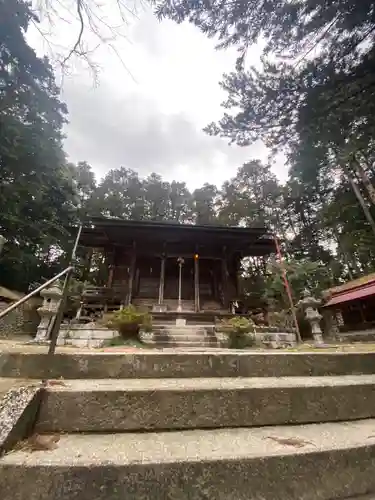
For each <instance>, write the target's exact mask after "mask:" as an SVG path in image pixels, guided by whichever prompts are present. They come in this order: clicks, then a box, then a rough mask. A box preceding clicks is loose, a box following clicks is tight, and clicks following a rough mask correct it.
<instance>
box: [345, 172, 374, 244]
mask: <svg viewBox="0 0 375 500" xmlns="http://www.w3.org/2000/svg"><path fill="white" fill-rule="evenodd" d="M345 171H346V175H347V177H348V180H349V182H350V185H351V186H352V189H353V191H354V194H355V195H356V197H357V200H358V202H359V204H360V205H361V207H362V210H363V213H364V214H365V217H366V219H367V221H368V223H369V224H370V226H371V229H372V232H373V233H374V236H375V221H374V219H373V218H372V215H371V212H370V210H369V208H368V206H367V205H366V201H365V200H364V198H363V196H362V194H361V191H360V189H359V187H358V185H357V183H356V182H355V180H354V179H353V177H352V176H351V175H350V173H349V172H347V169H345Z"/></svg>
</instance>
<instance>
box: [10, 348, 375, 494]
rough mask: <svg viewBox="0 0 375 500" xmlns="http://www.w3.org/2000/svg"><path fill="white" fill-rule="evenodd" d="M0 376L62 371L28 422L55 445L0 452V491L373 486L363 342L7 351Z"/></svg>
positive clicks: (351, 489) (367, 490)
mask: <svg viewBox="0 0 375 500" xmlns="http://www.w3.org/2000/svg"><path fill="white" fill-rule="evenodd" d="M0 376H2V377H19V378H24V377H31V378H43V377H46V376H49V377H54V378H56V379H57V378H59V377H60V376H61V377H63V378H62V379H61V380H59V381H56V382H55V383H51V384H50V385H48V386H47V388H46V389H44V393H43V394H42V404H41V408H40V411H39V415H38V419H37V422H36V425H35V432H37V433H41V434H42V433H45V434H47V435H50V434H54V435H56V434H60V439H59V441H58V443H57V446H56V447H53V449H48V450H46V449H43V450H39V451H34V452H30V451H28V450H27V447H26V448H24V447H22V446H19V447H18V449H17V450H16V451H13V452H12V453H9V454H7V455H5V456H3V457H2V458H0V491H1V498H2V500H47V499H48V500H68V499H69V500H78V499H79V500H86V499H87V500H93V499H95V500H120V499H125V498H126V499H127V500H135V499H137V500H149V499H150V500H151V499H152V500H180V499H181V500H182V499H187V500H224V499H225V500H334V499H336V500H338V499H345V498H354V497H356V496H357V497H359V496H360V495H368V496H366V497H365V498H366V499H367V500H374V498H375V475H374V473H373V470H374V467H375V353H326V352H319V353H248V352H232V351H216V352H200V353H198V352H169V353H167V352H163V353H161V352H152V351H150V352H142V353H132V354H127V355H126V354H113V353H111V354H109V353H100V354H89V353H88V354H82V355H76V354H60V355H56V356H55V358H54V359H53V360H52V361H48V359H47V357H46V356H45V355H41V354H28V355H22V354H20V353H16V352H13V353H8V354H5V353H3V354H0ZM371 494H373V495H371ZM358 500H359V498H358Z"/></svg>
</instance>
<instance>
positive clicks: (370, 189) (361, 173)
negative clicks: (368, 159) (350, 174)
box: [352, 156, 375, 205]
mask: <svg viewBox="0 0 375 500" xmlns="http://www.w3.org/2000/svg"><path fill="white" fill-rule="evenodd" d="M352 162H353V165H354V168H355V171H356V173H357V175H358V177H359V178H360V179H361V181H362V182H363V185H364V186H365V188H366V191H367V193H368V196H369V199H370V201H371V203H372V204H373V205H375V188H374V186H373V185H372V183H371V181H370V179H369V177H368V175H367V173H366V171H365V169H364V168H363V167H362V165H361V164H360V162H359V161H358V160H357V158H355V157H354V156H353V159H352Z"/></svg>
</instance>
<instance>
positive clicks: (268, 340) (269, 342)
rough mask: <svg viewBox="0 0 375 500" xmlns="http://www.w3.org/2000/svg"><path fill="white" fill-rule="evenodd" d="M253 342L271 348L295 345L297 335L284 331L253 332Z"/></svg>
mask: <svg viewBox="0 0 375 500" xmlns="http://www.w3.org/2000/svg"><path fill="white" fill-rule="evenodd" d="M255 344H256V345H257V346H259V347H268V348H271V349H282V348H284V347H295V346H296V344H297V335H296V334H295V333H286V332H282V331H281V332H267V331H265V332H255Z"/></svg>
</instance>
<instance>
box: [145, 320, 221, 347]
mask: <svg viewBox="0 0 375 500" xmlns="http://www.w3.org/2000/svg"><path fill="white" fill-rule="evenodd" d="M178 321H179V320H177V324H176V322H175V323H163V324H161V325H158V324H157V323H156V324H155V323H154V325H153V332H152V336H151V337H150V336H149V335H142V334H141V339H142V341H143V342H144V343H145V344H146V345H150V346H157V347H201V348H204V347H218V345H219V343H218V339H217V337H216V334H215V327H214V325H207V324H205V325H199V324H185V325H183V324H178Z"/></svg>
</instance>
